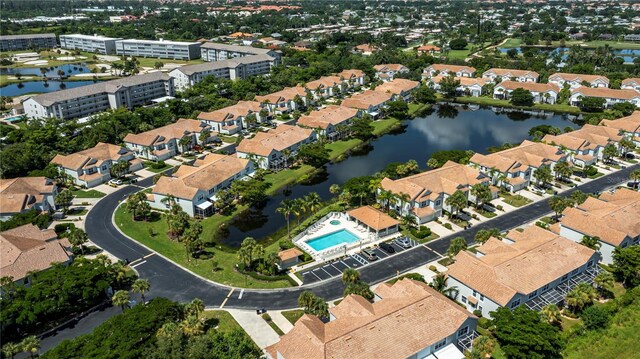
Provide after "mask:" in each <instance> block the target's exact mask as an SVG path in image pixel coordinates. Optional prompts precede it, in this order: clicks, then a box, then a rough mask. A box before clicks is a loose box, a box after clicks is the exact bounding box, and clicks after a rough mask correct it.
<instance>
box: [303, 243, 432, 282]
mask: <svg viewBox="0 0 640 359" xmlns="http://www.w3.org/2000/svg"><path fill="white" fill-rule="evenodd" d="M409 241H410V242H411V248H413V247H415V246H418V245H420V244H419V243H417V242H416V241H414V240H411V239H409ZM390 244H391V246H392V247H393V249H394V250H395V253H389V252H387V251H385V250H383V249H381V248H379V247H375V248H370V249H372V251H373V252H374V253H375V254H376V256H377V257H378V260H377V261H382V260H385V259H386V258H388V257H391V256H393V255H396V254H398V253H401V252H403V251H406V250H407V249H410V248H402V247H401V246H399V245H398V244H396V243H395V242H390ZM363 249H364V248H363ZM377 261H376V262H377ZM369 263H370V262H369V261H368V260H367V259H366V258H365V256H364V255H361V254H352V255H349V256H346V257H342V258H340V259H337V260H334V261H332V262H327V263H324V264H322V265H320V266H318V267H315V268H312V269H308V270H305V271H303V272H302V273H301V274H302V279H303V282H304V284H309V283H314V282H318V281H321V280H326V279H330V278H332V277H337V276H341V275H342V272H343V271H344V270H345V269H347V268H355V269H358V268H360V267H363V266H365V265H367V264H369Z"/></svg>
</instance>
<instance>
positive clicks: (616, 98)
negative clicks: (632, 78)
mask: <svg viewBox="0 0 640 359" xmlns="http://www.w3.org/2000/svg"><path fill="white" fill-rule="evenodd" d="M585 97H597V98H603V99H604V100H605V103H604V107H605V108H610V107H611V106H613V105H615V104H616V103H623V102H629V103H631V104H633V105H634V106H636V107H639V106H640V92H638V91H636V90H615V89H610V88H606V87H601V88H593V87H584V86H581V87H578V88H576V89H574V90H572V91H571V96H570V97H569V104H570V105H571V106H580V102H581V101H582V99H583V98H585Z"/></svg>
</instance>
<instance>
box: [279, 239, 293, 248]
mask: <svg viewBox="0 0 640 359" xmlns="http://www.w3.org/2000/svg"><path fill="white" fill-rule="evenodd" d="M278 247H280V249H281V250H285V249H290V248H293V243H291V242H290V241H289V240H286V239H281V240H279V241H278Z"/></svg>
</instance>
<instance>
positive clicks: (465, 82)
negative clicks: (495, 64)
mask: <svg viewBox="0 0 640 359" xmlns="http://www.w3.org/2000/svg"><path fill="white" fill-rule="evenodd" d="M445 77H447V76H443V75H438V76H434V77H432V78H431V82H433V83H437V84H440V81H442V79H444V78H445ZM454 79H455V80H458V81H460V86H474V85H479V86H480V87H482V86H484V85H486V84H488V83H489V82H491V80H490V79H488V78H484V77H464V76H462V77H454Z"/></svg>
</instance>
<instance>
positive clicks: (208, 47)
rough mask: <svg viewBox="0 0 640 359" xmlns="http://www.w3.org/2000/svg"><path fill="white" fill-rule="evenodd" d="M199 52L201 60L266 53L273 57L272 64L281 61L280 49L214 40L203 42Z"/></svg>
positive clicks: (208, 60)
mask: <svg viewBox="0 0 640 359" xmlns="http://www.w3.org/2000/svg"><path fill="white" fill-rule="evenodd" d="M200 53H201V57H202V60H203V61H207V62H210V61H222V60H227V59H233V58H237V57H244V56H253V55H268V56H271V57H273V58H274V59H275V60H274V66H278V65H280V63H281V62H282V51H280V50H273V49H262V48H258V47H253V46H242V45H228V44H219V43H215V42H205V43H204V44H202V45H201V46H200Z"/></svg>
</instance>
